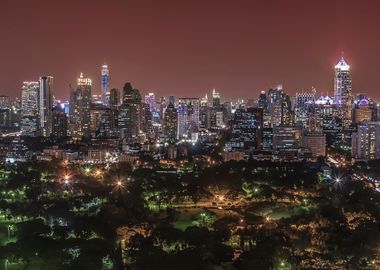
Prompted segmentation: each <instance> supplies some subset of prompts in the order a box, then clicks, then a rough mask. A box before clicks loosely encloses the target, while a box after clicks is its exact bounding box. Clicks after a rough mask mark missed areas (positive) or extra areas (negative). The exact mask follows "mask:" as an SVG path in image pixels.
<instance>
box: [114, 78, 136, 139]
mask: <svg viewBox="0 0 380 270" xmlns="http://www.w3.org/2000/svg"><path fill="white" fill-rule="evenodd" d="M118 126H119V129H120V135H121V137H122V139H126V140H127V141H128V142H136V141H137V140H138V137H139V134H140V130H141V95H140V91H139V90H137V89H133V87H132V85H131V84H130V83H126V84H125V85H124V88H123V104H122V105H121V106H120V107H119V119H118Z"/></svg>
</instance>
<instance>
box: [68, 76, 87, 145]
mask: <svg viewBox="0 0 380 270" xmlns="http://www.w3.org/2000/svg"><path fill="white" fill-rule="evenodd" d="M91 88H92V81H91V79H89V78H85V77H83V73H81V74H80V76H79V78H78V79H77V87H76V88H75V89H71V93H70V132H71V136H72V137H73V138H74V139H80V138H82V137H89V136H90V135H91V129H90V123H91V116H90V107H91V97H92V96H91V91H92V90H91Z"/></svg>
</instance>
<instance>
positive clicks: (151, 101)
mask: <svg viewBox="0 0 380 270" xmlns="http://www.w3.org/2000/svg"><path fill="white" fill-rule="evenodd" d="M144 100H145V103H146V104H148V105H149V108H150V111H151V112H152V113H154V112H156V111H157V104H156V97H155V95H154V93H149V94H148V95H145V97H144Z"/></svg>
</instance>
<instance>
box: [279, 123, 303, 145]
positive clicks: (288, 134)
mask: <svg viewBox="0 0 380 270" xmlns="http://www.w3.org/2000/svg"><path fill="white" fill-rule="evenodd" d="M301 139H302V128H301V127H299V126H288V125H280V126H277V127H274V128H273V149H274V150H278V151H294V150H297V149H298V148H299V147H300V146H301Z"/></svg>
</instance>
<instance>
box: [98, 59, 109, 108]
mask: <svg viewBox="0 0 380 270" xmlns="http://www.w3.org/2000/svg"><path fill="white" fill-rule="evenodd" d="M100 74H101V81H100V88H101V101H102V104H103V105H105V106H109V102H110V71H109V69H108V65H103V66H102V70H101V72H100Z"/></svg>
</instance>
